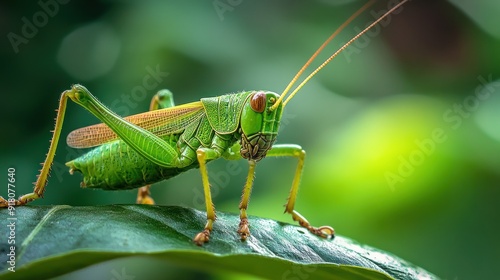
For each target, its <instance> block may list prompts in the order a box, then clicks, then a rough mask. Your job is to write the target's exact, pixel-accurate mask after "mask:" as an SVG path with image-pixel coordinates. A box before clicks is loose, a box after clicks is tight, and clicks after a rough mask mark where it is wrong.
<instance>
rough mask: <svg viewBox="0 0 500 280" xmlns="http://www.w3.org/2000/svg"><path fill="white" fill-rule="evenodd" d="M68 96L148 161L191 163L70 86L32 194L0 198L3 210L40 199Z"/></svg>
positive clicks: (174, 164)
mask: <svg viewBox="0 0 500 280" xmlns="http://www.w3.org/2000/svg"><path fill="white" fill-rule="evenodd" d="M68 97H69V98H70V99H71V100H72V101H74V102H75V103H77V104H79V105H81V106H82V107H84V108H85V109H87V110H88V111H89V112H91V113H92V114H94V115H95V116H96V117H97V118H98V119H100V120H101V121H102V122H103V123H105V124H106V125H107V126H108V127H109V128H111V129H112V130H113V131H114V132H115V133H116V134H117V135H118V136H119V137H120V138H121V139H122V140H123V141H124V142H125V143H127V145H129V146H130V147H131V148H132V149H134V150H135V151H136V152H138V153H139V154H140V155H142V156H143V157H144V158H146V159H148V160H149V161H151V162H154V163H156V164H158V165H160V166H164V167H176V168H182V167H185V166H188V165H189V164H191V163H192V161H191V159H190V158H185V157H180V156H179V154H178V152H177V150H176V149H175V148H174V147H172V146H170V145H169V143H167V142H165V141H164V140H162V139H161V138H159V137H158V136H156V135H154V134H153V133H152V132H150V131H147V130H146V129H143V128H141V127H139V126H137V125H134V124H132V123H129V122H127V121H126V120H124V119H123V118H121V117H119V116H118V115H116V114H115V113H114V112H112V111H111V110H110V109H108V108H107V107H106V106H104V105H103V104H102V103H101V102H99V101H98V100H97V98H95V97H94V96H93V95H92V94H91V93H90V92H89V91H88V90H87V89H86V88H85V87H83V86H81V85H73V86H72V87H71V89H70V90H66V91H64V92H63V93H62V95H61V99H60V103H59V109H58V113H57V117H56V124H55V129H54V131H53V133H54V134H53V137H52V140H51V144H50V148H49V152H48V153H47V158H46V159H45V162H44V163H43V166H42V169H41V170H40V174H39V175H38V179H37V181H36V182H35V188H34V191H33V193H30V194H26V195H23V196H21V197H20V198H19V199H18V200H14V201H7V200H5V199H4V198H3V197H0V207H7V206H8V205H9V204H10V205H23V204H26V203H28V202H30V201H33V200H35V199H38V198H40V197H42V195H43V192H44V191H45V186H46V184H47V179H48V176H49V173H50V166H51V165H52V162H53V160H54V155H55V151H56V147H57V143H58V141H59V136H60V133H61V128H62V123H63V119H64V113H65V110H66V103H67V99H68Z"/></svg>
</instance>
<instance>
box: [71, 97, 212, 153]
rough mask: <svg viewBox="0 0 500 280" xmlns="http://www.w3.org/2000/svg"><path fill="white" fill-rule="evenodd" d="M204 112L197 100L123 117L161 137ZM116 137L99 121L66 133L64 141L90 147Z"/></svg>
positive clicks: (79, 146) (183, 127) (173, 131)
mask: <svg viewBox="0 0 500 280" xmlns="http://www.w3.org/2000/svg"><path fill="white" fill-rule="evenodd" d="M204 113H205V111H204V109H203V105H202V103H201V102H200V101H197V102H192V103H187V104H183V105H179V106H175V107H170V108H165V109H160V110H155V111H149V112H145V113H141V114H137V115H132V116H128V117H125V118H124V119H125V120H126V121H128V122H130V123H133V124H135V125H137V126H140V127H142V128H144V129H146V130H148V131H151V132H152V133H154V134H155V135H157V136H160V137H161V136H165V135H169V134H173V133H179V132H181V131H183V130H184V129H185V128H186V126H187V125H189V124H190V123H192V122H194V121H196V120H198V119H199V118H200V117H201V116H202V115H203V114H204ZM118 138H119V137H118V135H116V133H114V132H113V131H112V130H111V129H110V128H109V127H108V126H107V125H106V124H104V123H100V124H96V125H91V126H87V127H82V128H80V129H77V130H74V131H72V132H71V133H70V134H68V137H67V138H66V142H67V144H68V146H70V147H72V148H90V147H95V146H99V145H102V144H104V143H107V142H111V141H114V140H117V139H118Z"/></svg>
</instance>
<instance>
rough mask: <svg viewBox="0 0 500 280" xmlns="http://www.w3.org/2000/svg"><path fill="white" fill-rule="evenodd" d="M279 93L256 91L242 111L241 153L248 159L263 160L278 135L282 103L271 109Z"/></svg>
mask: <svg viewBox="0 0 500 280" xmlns="http://www.w3.org/2000/svg"><path fill="white" fill-rule="evenodd" d="M278 98H279V95H278V94H276V93H274V92H269V91H255V92H253V93H252V94H251V95H250V98H248V99H247V101H246V104H245V105H244V107H243V111H242V113H241V121H240V126H241V150H240V154H241V156H242V157H243V158H245V159H248V160H255V161H258V160H261V159H262V158H264V157H265V156H266V153H267V151H268V150H269V149H271V146H272V144H273V143H274V141H275V140H276V136H277V135H278V128H279V124H280V120H281V112H282V105H281V104H279V106H278V107H277V109H276V110H271V109H270V108H271V106H273V105H274V104H275V103H276V101H277V100H278Z"/></svg>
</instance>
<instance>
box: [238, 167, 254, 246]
mask: <svg viewBox="0 0 500 280" xmlns="http://www.w3.org/2000/svg"><path fill="white" fill-rule="evenodd" d="M248 164H249V168H248V176H247V181H246V184H245V187H244V189H243V194H242V195H241V202H240V225H239V227H238V234H239V235H240V236H241V240H246V239H247V237H248V236H250V229H249V225H248V217H247V208H248V201H249V200H250V194H251V193H252V185H253V179H254V177H255V176H254V175H255V165H256V163H255V161H254V160H249V161H248Z"/></svg>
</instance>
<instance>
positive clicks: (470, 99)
mask: <svg viewBox="0 0 500 280" xmlns="http://www.w3.org/2000/svg"><path fill="white" fill-rule="evenodd" d="M61 2H63V1H61ZM391 2H392V1H391ZM40 3H49V4H46V5H45V8H44V7H42V6H43V5H41V4H40ZM40 3H37V2H35V1H31V2H16V1H9V2H5V1H4V2H2V4H0V14H1V16H0V18H1V22H2V24H1V25H0V28H1V30H2V32H1V34H3V40H2V45H1V49H0V52H1V56H2V63H1V65H0V67H1V68H2V71H1V73H2V79H1V85H0V88H1V91H2V97H3V99H4V100H3V102H0V108H1V109H0V111H1V113H2V119H3V121H2V131H3V133H5V134H4V136H3V137H1V138H0V141H1V145H0V148H1V169H0V170H3V172H5V177H4V178H6V175H7V168H9V167H15V168H16V178H17V189H16V190H17V193H18V195H21V194H24V193H27V192H30V191H31V188H32V185H31V183H32V182H33V181H34V180H35V179H36V174H37V170H38V169H39V165H38V164H39V162H41V161H43V159H44V157H45V153H46V152H47V149H48V145H49V142H48V140H49V139H50V136H51V134H50V133H49V131H50V130H52V129H53V118H54V116H55V112H54V109H55V108H56V107H57V105H58V98H59V96H60V93H61V92H62V91H63V90H65V89H68V88H69V87H70V85H71V84H73V83H81V84H84V85H85V86H86V87H87V88H88V89H89V90H90V91H91V92H93V93H94V94H95V95H96V96H97V97H98V98H99V99H100V100H101V101H102V102H103V103H104V104H107V105H108V106H109V107H110V108H111V109H113V110H114V111H116V112H117V113H119V114H121V115H129V114H134V113H139V112H143V111H146V110H147V109H148V106H149V101H150V98H151V97H152V96H153V94H154V93H155V92H156V91H157V90H159V89H162V88H168V89H170V90H171V91H172V92H173V93H174V96H175V101H176V103H177V104H182V103H187V102H191V101H196V100H198V99H199V98H201V97H208V96H217V95H221V94H225V93H229V92H236V91H241V90H250V89H266V90H271V91H275V92H278V93H280V92H281V91H282V90H283V89H284V87H285V86H286V84H287V83H288V82H289V81H290V79H291V78H292V77H293V76H294V75H295V73H296V71H298V70H299V69H300V67H301V66H302V64H303V63H304V62H305V61H306V60H307V59H308V58H309V56H310V55H311V54H312V53H313V52H314V50H315V49H316V48H317V47H319V45H320V44H321V43H322V42H323V41H324V40H325V39H326V38H327V37H328V36H329V35H330V34H331V32H333V30H335V28H336V27H338V26H339V25H340V24H341V23H342V22H343V21H344V20H346V19H347V18H348V17H349V15H351V14H352V13H353V12H354V11H355V10H356V9H358V8H359V7H361V6H362V5H363V4H364V3H365V2H364V1H348V0H337V1H334V0H318V1H248V0H241V1H236V0H233V1H225V0H220V1H219V0H216V1H141V2H140V3H139V2H135V1H79V2H77V1H69V2H68V3H66V4H63V3H59V2H56V1H55V0H52V1H43V0H42V1H41V2H40ZM387 6H388V3H387V2H385V1H379V2H378V3H377V4H376V5H375V6H373V7H372V8H371V9H370V10H369V11H367V12H365V13H364V14H363V15H362V16H361V17H359V18H357V19H356V20H355V22H353V23H352V24H351V25H350V26H349V27H348V28H347V29H346V30H345V31H344V32H343V33H342V34H341V36H339V37H338V38H336V39H335V40H334V41H333V43H332V44H331V45H330V46H329V47H328V48H327V51H326V52H325V54H323V55H322V56H321V59H324V58H326V57H328V56H329V54H330V53H332V52H333V51H334V50H335V49H336V48H338V47H339V46H340V45H341V44H342V43H343V42H346V41H347V40H348V39H349V38H350V37H352V36H353V35H355V34H356V33H357V32H358V31H359V30H361V29H362V28H363V27H364V26H366V25H367V23H368V22H370V21H373V19H374V17H377V16H378V15H380V14H381V12H382V11H384V10H387ZM499 13H500V3H498V1H493V0H490V1H487V0H483V1H474V2H473V3H472V2H471V3H469V2H468V1H465V0H453V1H430V0H429V1H423V0H420V1H418V0H413V1H411V2H410V3H408V4H406V5H405V6H404V7H403V9H402V10H401V11H400V12H399V13H398V15H392V16H391V17H390V18H388V19H387V20H385V21H384V22H383V24H382V25H381V26H379V27H377V28H376V29H374V30H373V31H372V32H370V33H369V34H368V35H367V36H365V37H363V38H362V39H360V41H359V42H357V43H356V44H354V45H353V46H352V47H350V48H349V49H348V50H347V51H346V52H345V53H343V54H341V55H340V56H339V57H338V58H336V59H335V60H334V61H333V62H332V63H331V64H330V65H329V66H328V67H326V68H325V69H324V70H323V71H321V72H320V73H319V74H318V75H317V76H316V77H315V78H314V79H313V80H312V81H311V82H309V84H307V86H305V87H304V88H303V89H302V91H301V92H300V93H299V94H298V95H297V96H296V97H295V98H294V99H293V100H292V102H291V103H290V104H289V106H287V108H286V111H285V115H284V120H283V122H282V127H281V129H280V135H279V137H278V142H279V143H295V144H300V145H302V147H303V148H304V149H305V150H306V151H307V158H306V165H305V170H304V174H303V180H302V184H301V190H300V193H299V197H298V201H297V204H296V209H297V210H298V211H300V212H301V213H302V214H303V215H304V216H306V217H307V218H308V219H309V220H310V222H311V223H313V224H314V225H323V224H328V225H331V226H333V227H334V228H335V229H336V231H337V233H338V234H341V235H344V236H347V237H350V238H353V239H355V240H358V241H359V242H361V243H364V244H367V245H371V246H374V247H377V248H380V249H382V250H386V251H388V252H391V253H394V254H395V255H397V256H399V257H401V258H403V259H406V260H408V261H410V262H412V263H414V264H416V265H419V266H421V267H423V268H425V269H427V270H429V271H430V272H432V273H435V274H436V275H438V276H440V277H442V278H443V279H460V280H462V279H493V278H495V276H496V275H498V268H497V264H498V261H499V260H500V245H499V244H500V243H499V242H498V240H497V238H498V236H500V223H499V221H500V219H499V210H500V203H499V199H500V189H499V185H500V183H499V182H500V125H499V124H500V81H499V80H498V78H499V77H500V52H499V50H500V31H499V29H498V26H499V25H500V20H499V17H498V14H499ZM31 24H32V27H30V26H29V25H31ZM12 34H15V35H12ZM317 64H319V60H318V62H317ZM155 72H156V73H157V74H151V73H155ZM148 77H149V78H148ZM151 77H153V80H151ZM147 79H150V80H148V82H147V83H146V84H145V83H144V81H145V80H147ZM151 81H153V82H151ZM96 122H97V120H96V118H95V117H93V116H92V115H91V114H90V113H88V112H86V111H85V110H83V109H82V108H80V107H78V106H76V105H75V104H72V103H70V104H69V105H68V109H67V112H66V118H65V123H64V127H63V132H62V137H61V138H62V139H61V142H60V144H59V149H58V151H57V155H56V158H55V163H54V167H53V171H52V177H51V179H50V182H49V184H48V189H47V191H46V193H45V197H44V199H42V200H39V201H36V202H35V203H33V204H34V205H47V204H69V205H101V204H112V203H133V202H134V201H135V196H136V192H135V191H124V192H106V191H101V190H85V189H81V188H79V184H80V181H81V178H82V177H81V175H80V174H75V175H73V176H71V175H70V174H69V173H68V172H67V169H66V167H65V166H64V163H65V162H66V161H68V160H71V159H73V158H75V157H77V156H78V155H81V154H82V153H83V152H84V151H80V150H73V149H70V148H68V147H67V146H66V145H65V143H64V138H65V137H66V135H67V134H68V133H69V132H70V131H71V130H73V129H76V128H79V127H82V126H86V125H90V124H94V123H96ZM295 165H296V161H295V160H293V159H271V158H269V159H265V160H262V161H261V162H259V164H258V166H257V176H256V180H255V188H254V191H253V194H252V200H251V203H250V208H249V213H250V214H251V215H257V216H261V217H266V218H272V219H276V220H281V221H285V222H292V221H291V218H290V217H289V216H288V215H284V214H282V213H283V204H284V203H285V199H286V197H287V195H288V190H289V187H290V185H291V180H292V176H293V172H294V170H295ZM229 169H231V170H237V172H236V173H238V175H236V176H235V175H229V174H230V172H229V171H228V170H229ZM209 170H210V172H209V173H210V175H211V179H212V184H213V197H214V202H215V205H216V209H217V210H219V211H227V212H235V213H236V212H238V203H239V198H240V194H241V189H242V186H243V184H244V180H245V176H246V170H247V164H246V162H245V161H240V162H237V163H229V162H227V161H224V160H220V161H216V162H213V163H211V164H210V165H209ZM152 191H153V195H154V198H155V200H156V202H157V203H158V204H161V205H163V204H165V205H183V206H186V207H194V208H197V209H200V210H204V204H203V200H202V197H201V196H202V187H201V180H200V175H199V172H198V170H191V171H189V172H187V173H185V174H182V175H181V176H178V177H176V178H174V179H172V180H169V181H166V182H161V183H158V184H156V185H154V186H153V188H152ZM1 195H4V196H5V195H6V190H5V189H4V188H2V191H1ZM201 226H202V225H200V227H201ZM235 230H236V225H235ZM61 265H64V264H61ZM123 267H127V270H126V272H127V274H128V275H131V276H135V277H136V278H135V279H147V278H148V277H151V276H152V275H155V274H156V273H158V271H161V273H162V275H163V276H165V277H168V276H171V277H172V279H173V278H175V279H199V278H202V277H204V278H207V279H211V278H213V279H221V278H227V279H231V278H236V277H239V278H242V279H243V278H245V277H246V276H242V275H236V274H226V273H225V272H219V273H217V272H216V273H206V272H200V271H192V269H186V268H182V267H178V266H176V265H174V264H172V265H170V266H167V265H165V264H162V263H158V262H156V261H153V260H150V259H147V258H133V259H127V260H118V261H112V262H108V263H104V264H101V265H97V266H94V267H91V268H87V269H84V270H82V271H80V272H75V273H73V274H70V275H66V276H64V277H61V278H60V279H89V278H96V279H97V278H102V279H115V278H116V275H115V274H113V271H116V272H121V271H122V268H123ZM116 279H118V278H116ZM250 279H252V278H250Z"/></svg>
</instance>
